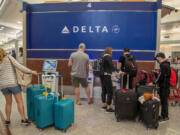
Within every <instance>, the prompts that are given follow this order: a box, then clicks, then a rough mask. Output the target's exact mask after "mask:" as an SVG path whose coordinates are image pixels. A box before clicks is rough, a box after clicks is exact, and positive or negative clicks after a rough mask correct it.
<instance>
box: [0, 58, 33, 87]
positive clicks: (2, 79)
mask: <svg viewBox="0 0 180 135" xmlns="http://www.w3.org/2000/svg"><path fill="white" fill-rule="evenodd" d="M15 68H17V69H19V70H20V71H22V72H23V73H29V74H32V70H30V69H28V68H26V67H24V66H23V65H21V64H20V63H19V62H17V61H16V60H15V59H14V58H13V57H12V56H6V57H5V58H4V59H3V62H2V63H1V64H0V89H3V88H8V87H14V86H17V85H18V83H17V77H16V70H15Z"/></svg>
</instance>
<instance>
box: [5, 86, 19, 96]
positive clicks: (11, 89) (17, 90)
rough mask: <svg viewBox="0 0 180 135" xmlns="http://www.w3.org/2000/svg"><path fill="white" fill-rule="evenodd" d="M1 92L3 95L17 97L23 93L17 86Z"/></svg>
mask: <svg viewBox="0 0 180 135" xmlns="http://www.w3.org/2000/svg"><path fill="white" fill-rule="evenodd" d="M1 92H2V93H3V95H5V96H6V95H12V94H13V95H16V94H18V93H21V92H22V89H21V86H20V85H18V86H15V87H8V88H4V89H2V90H1Z"/></svg>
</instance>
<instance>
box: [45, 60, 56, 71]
mask: <svg viewBox="0 0 180 135" xmlns="http://www.w3.org/2000/svg"><path fill="white" fill-rule="evenodd" d="M56 67H57V61H56V60H45V61H44V65H43V71H47V72H56Z"/></svg>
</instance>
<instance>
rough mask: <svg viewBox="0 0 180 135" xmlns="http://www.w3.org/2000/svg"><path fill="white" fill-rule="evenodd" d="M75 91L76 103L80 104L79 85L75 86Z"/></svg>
mask: <svg viewBox="0 0 180 135" xmlns="http://www.w3.org/2000/svg"><path fill="white" fill-rule="evenodd" d="M75 93H76V101H77V104H78V105H81V100H80V90H79V87H77V88H75Z"/></svg>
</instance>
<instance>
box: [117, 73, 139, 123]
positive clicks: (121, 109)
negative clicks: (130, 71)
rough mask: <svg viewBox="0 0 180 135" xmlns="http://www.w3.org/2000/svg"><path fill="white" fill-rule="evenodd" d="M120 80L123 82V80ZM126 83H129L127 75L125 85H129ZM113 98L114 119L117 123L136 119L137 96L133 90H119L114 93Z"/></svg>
mask: <svg viewBox="0 0 180 135" xmlns="http://www.w3.org/2000/svg"><path fill="white" fill-rule="evenodd" d="M121 80H123V78H122V79H121ZM122 82H123V81H122ZM128 82H129V75H127V84H129V83H128ZM122 84H123V83H122ZM121 86H122V85H121ZM114 98H115V117H116V119H117V121H120V120H122V119H128V120H133V119H135V118H136V115H137V95H136V92H135V91H134V90H131V89H128V88H127V89H123V88H121V89H119V90H116V91H115V97H114Z"/></svg>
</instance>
